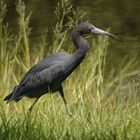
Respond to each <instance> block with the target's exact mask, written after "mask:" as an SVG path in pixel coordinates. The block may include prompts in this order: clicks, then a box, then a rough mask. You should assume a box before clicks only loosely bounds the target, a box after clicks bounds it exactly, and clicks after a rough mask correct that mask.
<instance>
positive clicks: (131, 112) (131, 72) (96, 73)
mask: <svg viewBox="0 0 140 140" xmlns="http://www.w3.org/2000/svg"><path fill="white" fill-rule="evenodd" d="M17 13H18V15H19V19H18V22H19V24H18V25H19V31H18V34H16V35H15V34H13V33H11V32H10V29H9V27H8V25H4V24H3V19H4V17H5V15H6V5H5V4H4V3H3V2H1V6H0V93H1V96H0V97H1V98H0V101H1V102H0V139H1V140H47V139H59V140H61V139H62V140H63V139H66V140H69V139H70V140H73V139H75V140H80V139H83V140H139V139H140V129H139V126H140V99H139V95H138V94H139V87H140V86H139V85H140V84H139V82H140V81H139V74H140V71H138V70H137V69H135V66H136V65H137V64H136V63H135V59H133V60H130V61H128V60H127V57H124V58H123V59H122V61H121V62H120V64H119V65H118V66H117V67H116V68H112V69H110V70H107V61H108V57H107V56H108V46H109V40H108V38H107V37H99V38H98V39H96V40H94V39H91V38H89V39H88V40H89V41H90V42H91V48H90V50H89V52H88V54H87V56H86V58H85V60H84V61H83V62H82V64H81V65H80V67H79V68H78V69H77V70H76V71H75V72H74V73H72V75H71V76H70V77H69V78H67V80H66V81H65V82H64V85H63V86H64V91H65V95H66V99H67V101H68V103H69V105H70V108H71V110H72V113H73V114H74V116H73V117H70V116H69V115H68V113H67V111H66V109H65V106H64V103H63V100H62V99H61V97H60V95H59V94H46V95H45V96H43V97H42V98H41V99H40V100H39V102H38V103H37V104H36V106H35V108H34V110H33V112H32V113H31V114H27V110H28V108H29V106H30V105H31V104H32V103H33V100H31V99H28V98H26V97H25V98H23V100H21V101H20V102H18V103H11V104H9V105H7V104H6V103H4V102H3V98H4V97H5V96H6V95H7V94H9V93H10V92H11V91H12V89H13V87H14V86H15V85H16V84H18V83H19V81H20V79H21V78H22V77H23V75H24V74H25V73H26V72H27V70H28V69H29V68H30V66H32V65H33V64H35V63H36V62H38V61H39V60H41V59H42V58H44V57H45V56H46V55H49V54H51V53H55V52H58V51H63V50H66V51H68V52H72V51H74V49H73V48H74V47H73V45H72V43H70V42H69V40H68V38H69V37H68V35H69V34H70V31H71V30H72V28H73V27H74V26H75V25H76V24H77V23H78V22H80V21H81V20H82V18H83V14H82V13H83V12H81V11H79V9H77V10H73V8H72V6H71V4H70V3H69V2H68V1H67V0H62V1H61V2H60V3H58V5H57V8H56V11H55V13H56V18H57V23H56V25H55V27H53V32H54V35H53V38H52V39H51V40H50V38H49V37H48V36H47V33H46V34H45V35H42V36H41V38H40V40H41V41H38V43H36V45H33V43H32V42H31V41H30V38H29V34H30V31H31V29H30V28H29V21H30V18H29V17H30V14H26V7H25V5H24V3H23V2H21V1H19V2H18V3H17ZM46 32H47V29H46ZM135 77H137V78H135Z"/></svg>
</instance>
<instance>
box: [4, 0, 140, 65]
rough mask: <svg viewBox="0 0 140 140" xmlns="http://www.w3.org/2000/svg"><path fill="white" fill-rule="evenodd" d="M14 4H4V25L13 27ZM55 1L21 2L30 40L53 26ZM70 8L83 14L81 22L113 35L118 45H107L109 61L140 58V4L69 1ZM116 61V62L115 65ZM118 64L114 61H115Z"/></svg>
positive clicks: (134, 1)
mask: <svg viewBox="0 0 140 140" xmlns="http://www.w3.org/2000/svg"><path fill="white" fill-rule="evenodd" d="M14 2H15V0H7V4H8V9H9V12H8V15H7V17H6V21H8V22H10V23H11V25H12V26H13V27H14V26H16V17H17V15H16V13H15V10H14V9H15V4H14ZM57 2H58V0H33V1H31V0H25V3H26V6H27V10H29V11H32V18H31V26H32V27H33V29H32V38H36V37H38V36H39V35H40V32H43V31H44V28H45V27H46V26H47V27H51V26H52V25H54V24H55V22H56V18H55V15H54V9H55V7H56V5H57ZM72 4H73V6H74V8H76V7H79V8H80V9H81V10H83V11H84V12H86V13H87V14H86V16H85V20H89V21H90V22H91V23H93V24H94V25H96V26H97V27H100V28H102V29H106V28H107V27H111V30H112V32H113V33H114V34H116V35H117V36H118V37H119V39H120V41H111V45H110V48H109V50H110V58H111V59H110V61H111V60H112V59H113V62H114V63H118V62H119V61H120V60H121V58H122V57H123V56H124V55H127V56H128V58H129V59H133V58H134V57H137V61H138V63H139V64H140V62H139V58H140V1H139V0H72ZM115 60H116V61H115ZM117 60H118V61H117Z"/></svg>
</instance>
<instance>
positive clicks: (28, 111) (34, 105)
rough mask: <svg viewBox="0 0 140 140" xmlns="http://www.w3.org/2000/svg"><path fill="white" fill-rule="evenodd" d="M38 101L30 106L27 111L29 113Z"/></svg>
mask: <svg viewBox="0 0 140 140" xmlns="http://www.w3.org/2000/svg"><path fill="white" fill-rule="evenodd" d="M38 100H39V98H37V99H36V100H35V101H34V103H33V104H32V105H31V106H30V108H29V109H28V112H31V111H32V110H33V107H34V106H35V104H36V102H37V101H38Z"/></svg>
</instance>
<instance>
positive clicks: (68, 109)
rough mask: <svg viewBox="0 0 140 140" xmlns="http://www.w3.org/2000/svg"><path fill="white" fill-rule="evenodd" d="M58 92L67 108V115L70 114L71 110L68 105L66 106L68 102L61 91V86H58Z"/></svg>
mask: <svg viewBox="0 0 140 140" xmlns="http://www.w3.org/2000/svg"><path fill="white" fill-rule="evenodd" d="M59 93H60V95H61V97H62V99H63V101H64V104H65V106H66V109H67V111H68V113H69V115H70V116H72V112H71V111H70V108H69V106H68V104H67V102H66V99H65V96H64V92H63V87H62V86H61V87H60V88H59Z"/></svg>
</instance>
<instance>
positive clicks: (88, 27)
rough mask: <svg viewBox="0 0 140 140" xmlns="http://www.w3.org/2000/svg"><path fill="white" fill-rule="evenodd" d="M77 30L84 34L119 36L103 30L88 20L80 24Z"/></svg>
mask: <svg viewBox="0 0 140 140" xmlns="http://www.w3.org/2000/svg"><path fill="white" fill-rule="evenodd" d="M75 31H77V32H79V33H80V34H81V35H83V34H93V35H107V36H111V37H114V38H117V37H116V36H115V35H113V34H111V33H109V32H106V31H103V30H101V29H99V28H97V27H95V26H94V25H92V24H90V23H88V22H83V23H81V24H79V25H78V26H77V27H76V28H75Z"/></svg>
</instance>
